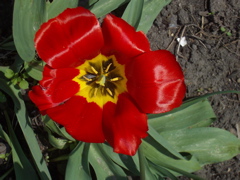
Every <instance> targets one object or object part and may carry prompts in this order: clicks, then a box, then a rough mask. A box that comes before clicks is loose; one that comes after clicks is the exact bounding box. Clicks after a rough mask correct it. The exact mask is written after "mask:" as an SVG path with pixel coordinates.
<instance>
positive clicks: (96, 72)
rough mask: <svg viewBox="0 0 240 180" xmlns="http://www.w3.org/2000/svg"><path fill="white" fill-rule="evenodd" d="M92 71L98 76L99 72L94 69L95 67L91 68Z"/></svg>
mask: <svg viewBox="0 0 240 180" xmlns="http://www.w3.org/2000/svg"><path fill="white" fill-rule="evenodd" d="M90 67H91V69H92V71H93V72H94V74H98V71H97V70H96V69H95V68H94V67H93V66H90Z"/></svg>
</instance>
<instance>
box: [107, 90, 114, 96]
mask: <svg viewBox="0 0 240 180" xmlns="http://www.w3.org/2000/svg"><path fill="white" fill-rule="evenodd" d="M106 90H107V92H108V94H109V95H110V96H113V93H112V91H111V90H110V89H109V88H106Z"/></svg>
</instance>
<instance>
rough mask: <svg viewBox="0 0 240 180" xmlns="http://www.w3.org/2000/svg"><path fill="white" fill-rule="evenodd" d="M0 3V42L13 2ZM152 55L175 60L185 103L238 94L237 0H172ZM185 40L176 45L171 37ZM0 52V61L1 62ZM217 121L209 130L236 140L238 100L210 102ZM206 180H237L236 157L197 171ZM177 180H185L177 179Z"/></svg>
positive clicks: (154, 35)
mask: <svg viewBox="0 0 240 180" xmlns="http://www.w3.org/2000/svg"><path fill="white" fill-rule="evenodd" d="M3 2H4V3H3V4H6V5H7V6H8V8H6V7H4V6H3V4H0V18H1V22H0V38H1V39H0V40H2V39H4V38H6V37H8V36H9V35H10V34H11V22H10V21H8V20H9V19H11V11H9V9H11V8H12V5H13V1H12V0H11V1H8V0H3ZM147 36H148V38H149V40H150V42H151V46H152V49H153V50H157V49H168V50H170V51H171V52H173V53H174V54H176V55H177V57H178V61H179V63H180V64H181V66H182V68H183V70H184V73H185V79H186V85H187V88H188V92H187V98H190V97H195V96H199V95H203V94H206V93H211V92H216V91H224V90H240V37H239V36H240V1H239V0H200V1H199V0H191V1H189V0H172V2H171V3H170V4H169V5H168V6H166V7H165V8H164V9H163V10H162V11H161V13H160V14H159V16H158V17H157V19H156V20H155V21H154V24H153V26H152V28H151V29H150V31H149V33H148V34H147ZM180 37H185V38H186V41H187V45H185V46H184V47H182V46H180V45H179V43H178V41H177V38H180ZM5 54H6V52H1V53H0V55H1V57H0V60H1V62H2V63H4V61H5V60H6V58H5V56H4V55H5ZM210 100H211V103H212V106H213V108H214V111H215V113H216V115H217V117H218V120H217V121H216V122H215V123H214V124H213V125H212V126H215V127H219V128H223V129H226V130H228V131H230V132H232V133H233V134H235V135H236V136H237V135H238V136H239V129H240V95H237V94H225V95H215V96H213V97H212V98H210ZM196 174H198V175H199V176H201V177H203V178H205V179H207V180H238V179H240V156H237V157H234V158H233V159H231V160H229V161H226V162H223V163H217V164H214V165H207V166H206V167H204V169H203V170H201V171H199V172H197V173H196ZM180 179H187V178H185V177H181V178H180Z"/></svg>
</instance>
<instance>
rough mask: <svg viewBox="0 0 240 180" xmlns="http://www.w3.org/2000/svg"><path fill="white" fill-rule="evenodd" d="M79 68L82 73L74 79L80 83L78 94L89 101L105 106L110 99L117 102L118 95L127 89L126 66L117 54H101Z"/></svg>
mask: <svg viewBox="0 0 240 180" xmlns="http://www.w3.org/2000/svg"><path fill="white" fill-rule="evenodd" d="M77 69H79V70H80V73H79V75H78V76H77V77H75V78H74V79H73V80H74V81H76V82H78V83H79V85H80V90H79V92H78V93H77V94H76V95H79V96H83V97H85V98H86V99H87V101H88V102H95V103H97V104H98V105H99V106H100V107H103V105H104V104H105V103H107V102H108V101H111V102H113V103H116V102H117V98H118V95H119V94H121V93H123V92H125V91H126V82H127V79H126V77H125V72H124V69H125V68H124V65H121V64H119V63H118V62H117V60H116V58H115V56H109V57H106V56H104V55H102V54H99V55H98V56H96V57H95V58H93V59H91V60H86V61H85V62H84V63H83V64H82V65H81V66H79V67H77Z"/></svg>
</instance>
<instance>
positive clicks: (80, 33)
mask: <svg viewBox="0 0 240 180" xmlns="http://www.w3.org/2000/svg"><path fill="white" fill-rule="evenodd" d="M34 41H35V46H36V49H37V52H38V54H39V56H40V57H41V58H42V59H43V60H44V61H45V62H46V63H47V64H48V65H50V66H51V67H53V68H60V67H76V66H78V65H80V64H82V63H83V61H84V60H85V59H92V58H93V57H95V56H97V55H98V54H99V53H100V49H101V47H102V46H103V37H102V32H101V28H100V26H99V23H98V20H97V18H96V17H95V15H94V14H92V13H91V12H90V11H89V10H87V9H84V8H82V7H78V8H74V9H66V10H65V11H64V12H63V13H61V14H59V15H58V16H57V17H56V18H53V19H51V20H49V21H48V22H47V23H44V24H43V25H42V26H41V28H40V30H39V31H38V32H37V33H36V36H35V40H34Z"/></svg>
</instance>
